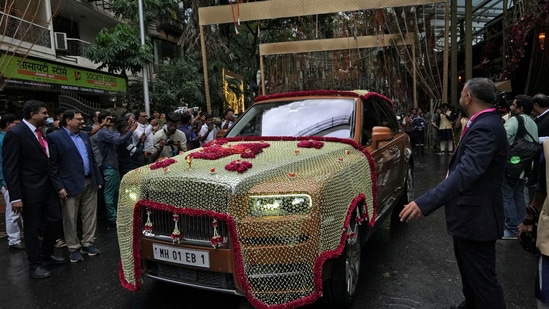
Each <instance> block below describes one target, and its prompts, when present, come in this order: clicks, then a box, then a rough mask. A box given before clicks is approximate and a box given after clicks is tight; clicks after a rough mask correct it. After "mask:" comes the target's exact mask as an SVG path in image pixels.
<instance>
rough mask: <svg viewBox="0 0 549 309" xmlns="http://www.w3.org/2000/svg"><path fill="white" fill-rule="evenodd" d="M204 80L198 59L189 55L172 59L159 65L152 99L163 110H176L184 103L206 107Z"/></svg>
mask: <svg viewBox="0 0 549 309" xmlns="http://www.w3.org/2000/svg"><path fill="white" fill-rule="evenodd" d="M202 81H203V76H202V74H201V73H200V61H198V59H196V58H194V57H193V56H190V55H188V56H185V57H183V58H180V59H175V60H172V62H171V63H170V64H167V65H162V66H160V67H159V70H158V72H157V77H156V80H155V83H154V87H153V91H152V92H151V100H152V102H154V104H155V106H156V107H157V108H158V109H160V110H162V111H169V110H175V109H176V108H177V107H178V106H181V105H183V104H187V105H188V106H199V107H201V108H204V106H203V105H202V104H201V103H202V102H204V93H203V91H202Z"/></svg>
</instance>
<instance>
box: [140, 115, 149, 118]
mask: <svg viewBox="0 0 549 309" xmlns="http://www.w3.org/2000/svg"><path fill="white" fill-rule="evenodd" d="M139 117H143V118H145V119H149V116H147V115H139Z"/></svg>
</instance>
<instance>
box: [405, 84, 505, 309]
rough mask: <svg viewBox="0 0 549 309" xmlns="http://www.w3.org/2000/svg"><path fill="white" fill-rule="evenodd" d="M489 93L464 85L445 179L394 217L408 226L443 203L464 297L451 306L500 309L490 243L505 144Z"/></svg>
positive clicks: (497, 227) (499, 214)
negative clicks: (460, 128)
mask: <svg viewBox="0 0 549 309" xmlns="http://www.w3.org/2000/svg"><path fill="white" fill-rule="evenodd" d="M495 95H496V88H495V86H494V83H493V82H492V81H491V80H489V79H487V78H473V79H471V80H469V81H468V82H467V83H466V84H465V86H464V88H463V91H462V92H461V97H460V99H459V104H460V106H461V108H462V111H463V112H464V113H465V116H467V117H469V119H470V120H469V122H468V123H467V126H466V127H465V128H464V132H463V133H462V137H461V143H460V145H459V147H458V148H457V149H456V151H455V153H454V155H453V157H452V159H451V160H450V167H449V169H448V175H447V177H446V179H444V180H443V181H442V182H441V183H439V184H438V185H437V186H436V187H435V188H433V189H431V190H429V191H427V192H426V193H425V194H423V195H422V196H420V197H418V198H417V199H416V200H415V201H413V202H411V203H409V204H407V205H405V206H404V209H403V210H402V212H401V213H400V218H401V221H406V222H409V221H410V220H412V219H415V218H419V217H421V216H422V215H424V216H427V215H429V214H431V213H432V212H434V211H435V210H436V209H438V208H439V207H441V206H443V205H446V207H445V211H446V227H447V230H448V234H450V235H451V236H452V237H453V242H454V253H455V256H456V260H457V263H458V267H459V270H460V274H461V279H462V285H463V294H464V296H465V301H463V302H462V303H461V304H459V305H457V306H453V307H452V308H505V300H504V298H503V290H502V288H501V285H500V284H499V282H498V279H497V275H496V248H495V245H496V240H497V239H499V238H501V237H502V235H503V224H504V218H503V200H502V192H501V187H502V183H503V176H504V174H503V172H504V167H505V161H506V156H507V150H508V147H509V146H508V143H507V137H506V133H505V129H504V128H503V125H502V123H501V120H500V118H499V116H498V115H497V113H496V110H495V108H494V107H493V103H494V100H495Z"/></svg>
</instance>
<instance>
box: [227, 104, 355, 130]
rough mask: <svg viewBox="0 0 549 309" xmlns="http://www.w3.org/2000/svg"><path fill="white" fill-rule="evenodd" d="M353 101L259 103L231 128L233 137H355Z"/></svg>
mask: <svg viewBox="0 0 549 309" xmlns="http://www.w3.org/2000/svg"><path fill="white" fill-rule="evenodd" d="M354 109H355V100H354V99H339V98H334V99H327V98H321V99H305V100H289V101H284V102H273V103H264V104H256V105H254V106H253V107H252V108H250V110H248V111H247V112H246V113H245V114H244V115H242V116H241V117H240V118H241V119H240V120H239V121H238V122H237V123H236V124H235V125H234V126H233V127H232V128H231V129H230V131H229V132H228V133H227V135H226V136H227V137H233V136H328V137H339V138H352V132H353V130H354V122H355V119H354V118H355V113H354Z"/></svg>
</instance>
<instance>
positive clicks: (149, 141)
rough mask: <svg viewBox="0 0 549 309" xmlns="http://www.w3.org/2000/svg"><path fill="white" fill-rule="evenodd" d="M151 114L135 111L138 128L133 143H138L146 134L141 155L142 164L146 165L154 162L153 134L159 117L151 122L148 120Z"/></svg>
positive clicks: (140, 161)
mask: <svg viewBox="0 0 549 309" xmlns="http://www.w3.org/2000/svg"><path fill="white" fill-rule="evenodd" d="M148 119H149V116H148V115H147V113H146V112H145V111H138V112H137V113H135V120H136V121H137V129H135V132H133V135H132V143H133V144H134V145H137V144H138V143H139V141H140V140H141V136H142V135H143V134H145V143H144V147H143V154H142V155H140V156H139V163H140V164H141V165H146V164H149V163H152V153H153V150H154V149H153V136H154V132H153V129H154V127H155V126H156V125H157V124H158V119H157V118H154V119H153V120H151V123H150V124H149V123H148V122H147V120H148Z"/></svg>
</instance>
